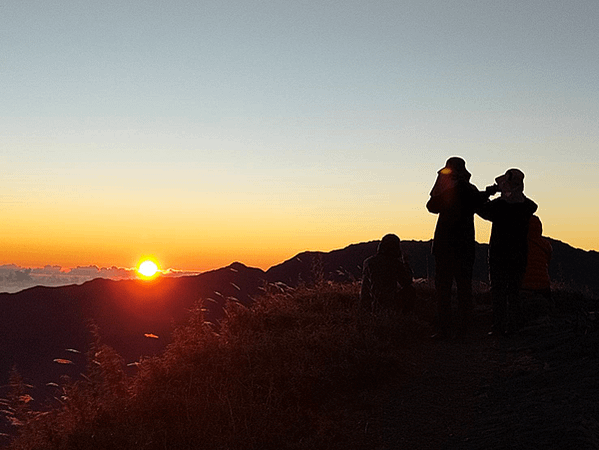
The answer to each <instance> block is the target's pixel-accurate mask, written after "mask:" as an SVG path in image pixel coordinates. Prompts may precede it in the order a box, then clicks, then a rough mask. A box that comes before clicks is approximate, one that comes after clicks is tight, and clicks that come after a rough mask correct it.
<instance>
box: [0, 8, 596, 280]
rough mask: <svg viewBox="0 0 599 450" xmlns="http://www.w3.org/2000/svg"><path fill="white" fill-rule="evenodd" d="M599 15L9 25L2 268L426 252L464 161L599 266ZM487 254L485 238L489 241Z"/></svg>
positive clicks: (244, 17) (132, 18)
mask: <svg viewBox="0 0 599 450" xmlns="http://www.w3.org/2000/svg"><path fill="white" fill-rule="evenodd" d="M598 23H599V2H597V0H589V1H577V0H573V1H563V0H559V1H554V0H533V1H527V0H517V1H512V0H506V1H485V0H482V1H480V0H479V1H454V0H444V1H430V0H409V1H397V0H394V1H369V2H365V1H352V0H344V1H322V0H319V1H312V0H305V1H296V2H283V1H268V0H267V1H259V2H253V1H247V0H243V1H242V0H234V1H228V0H218V1H216V0H215V1H211V0H210V1H176V0H175V1H172V2H164V1H152V0H149V1H144V2H134V1H131V2H129V1H126V2H124V1H110V0H105V1H103V2H97V1H93V2H92V1H60V0H56V1H52V2H46V1H28V0H19V1H15V0H5V1H3V2H2V3H1V4H0V79H1V80H2V83H1V85H0V148H1V149H0V152H1V153H0V208H1V214H0V264H18V265H21V266H25V267H32V266H33V267H36V266H43V265H46V264H52V265H60V266H63V267H74V266H77V265H88V264H95V265H99V266H107V267H109V266H113V265H116V266H119V267H133V266H134V265H135V264H137V262H138V260H139V258H140V257H141V256H143V255H145V254H147V255H153V256H155V257H156V258H157V259H158V261H159V262H160V263H161V265H162V267H163V268H167V267H172V268H179V269H187V270H207V269H211V268H216V267H221V266H224V265H227V264H229V263H231V262H233V261H241V262H244V263H245V264H247V265H250V266H257V267H262V268H268V267H270V266H271V265H274V264H277V263H279V262H282V261H283V260H285V259H288V258H290V257H292V256H293V255H295V254H296V253H298V252H300V251H303V250H322V251H328V250H331V249H335V248H341V247H345V246H346V245H349V244H352V243H357V242H363V241H368V240H375V239H380V237H381V236H383V235H384V234H386V233H388V232H394V233H396V234H398V235H399V236H400V237H401V238H402V239H405V240H408V239H419V240H428V239H430V238H431V237H432V234H433V231H434V225H435V221H436V217H435V216H434V215H431V214H429V213H428V212H427V211H426V208H425V203H426V201H427V199H428V193H429V191H430V188H431V186H432V184H433V182H434V180H435V176H436V171H437V170H438V169H439V168H441V167H442V166H443V164H444V162H445V160H446V159H447V158H448V157H449V156H452V155H460V156H462V157H463V158H464V159H466V161H467V167H468V169H469V170H470V172H472V174H473V177H472V181H473V182H474V183H475V184H476V185H477V186H478V187H479V188H481V189H482V188H484V186H485V185H487V184H491V183H492V182H493V179H494V178H495V177H496V176H498V175H499V174H501V173H503V172H505V170H507V169H508V168H510V167H518V168H520V169H521V170H523V171H524V172H525V174H526V179H525V192H526V194H527V195H528V196H529V197H530V198H532V199H533V200H534V201H536V202H537V203H538V205H539V210H538V215H539V216H540V218H541V220H542V221H543V224H544V231H545V234H546V235H548V236H551V237H553V238H556V239H560V240H562V241H565V242H568V243H569V244H571V245H573V246H575V247H579V248H583V249H587V250H588V249H594V250H599V237H598V233H597V231H596V229H597V223H599V208H598V206H599V176H598V173H599V151H598V150H599V148H598V147H599V144H598V142H599V127H598V125H599V120H598V119H599V86H598V81H599V75H598V74H599V27H598V26H597V24H598ZM476 224H477V239H478V240H479V241H482V242H485V241H487V239H488V234H489V229H490V226H489V224H488V223H485V222H483V221H480V220H477V222H476Z"/></svg>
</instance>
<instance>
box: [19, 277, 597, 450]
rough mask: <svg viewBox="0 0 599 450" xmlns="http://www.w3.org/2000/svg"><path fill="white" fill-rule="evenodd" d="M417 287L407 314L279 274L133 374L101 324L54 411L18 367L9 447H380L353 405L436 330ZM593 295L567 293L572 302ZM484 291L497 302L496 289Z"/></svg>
mask: <svg viewBox="0 0 599 450" xmlns="http://www.w3.org/2000/svg"><path fill="white" fill-rule="evenodd" d="M417 293H418V299H419V301H418V303H417V307H416V310H415V312H414V313H413V314H411V315H409V316H404V315H400V314H398V313H397V312H396V311H394V310H383V311H379V312H378V313H377V314H372V313H369V312H367V311H364V310H362V309H361V308H360V307H359V301H358V295H359V285H358V284H357V283H354V284H348V285H333V284H328V283H324V282H321V283H319V284H318V286H316V287H312V288H307V287H304V288H300V289H297V290H292V289H283V288H281V287H275V286H273V287H271V289H269V290H268V291H267V292H266V293H265V294H264V295H263V296H262V297H261V298H259V299H257V300H256V302H255V304H254V305H253V307H252V308H249V309H248V308H246V307H244V306H242V305H240V304H238V303H230V304H229V305H228V307H227V315H226V318H225V320H224V321H223V323H222V324H221V325H219V326H216V325H214V324H211V323H209V322H206V321H205V320H204V318H203V308H202V305H201V304H198V305H197V306H196V307H195V308H194V309H193V310H192V311H191V312H190V317H189V321H188V323H187V324H186V325H185V326H183V327H180V328H178V329H177V330H175V332H174V335H173V339H172V343H171V344H170V345H169V347H168V348H167V350H166V351H165V352H164V354H162V355H160V356H157V357H152V358H146V359H143V360H141V361H140V362H139V364H138V365H137V372H136V373H135V374H134V375H129V376H127V375H126V367H125V366H124V363H123V360H122V358H121V357H120V356H119V355H118V354H117V353H116V352H115V351H114V350H113V349H111V348H110V347H108V346H106V345H103V344H102V340H101V330H97V329H95V328H93V327H92V334H93V336H94V342H93V345H92V346H91V350H90V351H89V352H88V355H87V360H88V367H87V371H86V373H85V375H84V377H83V378H82V379H81V380H79V381H68V380H65V382H64V383H63V384H62V386H58V387H57V388H56V389H57V400H56V402H55V403H54V404H53V405H49V406H48V408H46V409H45V410H44V411H43V412H39V411H37V412H36V411H31V410H29V409H27V404H26V403H27V402H26V399H27V397H26V387H25V386H24V383H23V380H21V379H20V378H19V377H18V374H16V373H15V374H14V376H13V377H12V378H11V383H12V384H13V394H12V397H11V398H12V405H13V412H12V414H13V416H15V414H17V413H18V422H19V424H20V425H19V426H18V428H19V433H18V436H17V437H16V438H15V439H14V440H13V441H12V443H11V445H10V447H9V448H10V449H13V450H32V449H36V450H46V449H48V450H49V449H81V450H86V449H90V450H91V449H94V450H95V449H197V448H205V449H231V450H234V449H325V448H331V449H332V448H343V447H346V448H368V445H369V443H368V442H364V441H363V439H364V435H365V434H364V433H360V432H359V431H360V430H359V429H358V427H357V426H356V423H355V417H356V414H352V412H354V413H355V412H358V413H359V411H360V410H361V408H363V404H362V401H363V397H362V396H361V394H362V393H364V392H366V391H368V390H370V389H375V388H376V387H377V386H380V385H382V384H384V383H385V381H387V380H388V379H389V378H390V377H391V376H394V377H397V376H401V373H402V371H407V370H410V368H409V367H407V365H406V363H405V361H403V360H402V356H401V355H402V352H404V351H405V350H406V349H409V348H410V347H412V346H415V345H417V344H418V343H420V342H422V340H423V339H424V338H425V337H427V336H428V334H429V333H430V327H429V325H428V323H427V322H428V321H431V320H432V318H433V316H434V310H435V305H434V301H433V289H432V287H431V286H430V285H429V284H427V283H422V284H420V285H418V286H417ZM582 299H583V297H581V298H580V299H578V297H576V299H574V298H573V297H572V296H568V295H567V294H559V295H557V303H558V306H559V307H561V308H565V309H568V308H570V309H575V306H574V304H573V301H576V302H578V304H580V303H581V302H583V300H582ZM476 301H477V302H478V303H479V305H481V306H483V307H488V304H489V296H488V292H486V291H485V290H484V289H480V290H478V291H477V293H476ZM587 306H589V307H590V305H586V304H584V308H583V309H588V307H587ZM19 401H20V403H19ZM17 408H19V409H18V411H17ZM15 419H17V417H16V416H15Z"/></svg>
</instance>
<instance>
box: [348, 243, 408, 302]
mask: <svg viewBox="0 0 599 450" xmlns="http://www.w3.org/2000/svg"><path fill="white" fill-rule="evenodd" d="M386 238H387V236H385V238H383V240H382V241H381V243H380V244H379V247H378V250H377V254H376V255H374V256H371V257H369V258H367V259H366V260H365V261H364V268H363V276H362V288H361V291H360V301H361V303H362V305H363V306H364V307H366V308H371V307H372V306H373V305H374V304H377V303H378V304H380V305H394V304H395V303H396V302H397V301H398V296H399V293H400V286H401V288H410V287H411V286H412V271H411V270H410V268H409V266H408V265H407V264H406V263H405V262H404V260H403V256H402V254H401V250H400V248H399V239H396V240H397V242H390V240H387V239H386ZM389 244H390V245H389Z"/></svg>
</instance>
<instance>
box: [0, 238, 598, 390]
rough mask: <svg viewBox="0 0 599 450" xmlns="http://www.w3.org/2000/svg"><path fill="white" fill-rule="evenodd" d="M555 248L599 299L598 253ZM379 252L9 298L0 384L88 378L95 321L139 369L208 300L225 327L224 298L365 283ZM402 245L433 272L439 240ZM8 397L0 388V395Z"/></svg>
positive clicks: (0, 334)
mask: <svg viewBox="0 0 599 450" xmlns="http://www.w3.org/2000/svg"><path fill="white" fill-rule="evenodd" d="M551 243H552V245H553V249H554V257H553V260H552V263H551V266H550V274H551V277H552V278H553V280H555V281H558V282H560V283H563V284H564V285H565V286H568V287H569V288H571V289H576V290H580V291H584V292H586V293H587V294H588V295H591V296H594V297H599V276H598V275H599V253H597V252H595V251H584V250H580V249H575V248H573V247H571V246H569V245H568V244H565V243H563V242H560V241H556V240H553V239H552V240H551ZM377 246H378V241H372V242H366V243H361V244H354V245H350V246H348V247H346V248H344V249H340V250H334V251H331V252H303V253H300V254H298V255H296V256H294V257H293V258H291V259H289V260H287V261H285V262H283V263H281V264H279V265H276V266H273V267H271V268H270V269H269V270H267V271H263V270H261V269H257V268H251V267H247V266H245V265H243V264H241V263H233V264H231V265H230V266H227V267H224V268H221V269H217V270H213V271H210V272H205V273H202V274H200V275H195V276H184V277H179V278H158V279H156V280H153V281H149V282H148V281H141V280H123V281H112V280H108V279H102V278H98V279H95V280H92V281H89V282H86V283H84V284H82V285H70V286H64V287H34V288H30V289H26V290H24V291H21V292H18V293H14V294H0V386H5V385H6V382H7V379H8V373H9V371H10V369H11V367H13V366H14V365H16V367H17V369H18V371H19V372H20V373H21V374H22V375H23V376H24V378H25V379H26V380H27V381H28V382H30V383H31V384H33V385H34V386H36V389H37V390H38V392H39V394H40V395H39V397H42V398H43V397H44V396H46V394H47V389H46V387H45V386H46V384H47V383H49V382H56V383H57V382H59V380H60V377H61V375H69V376H71V377H73V378H77V377H79V374H80V373H81V372H83V371H84V370H85V357H84V355H83V353H85V352H86V350H87V349H88V346H89V343H90V341H91V335H90V332H89V328H88V324H89V321H90V320H92V321H93V322H94V323H96V324H97V325H98V327H99V329H100V334H101V336H102V339H103V341H104V342H105V343H107V344H108V345H110V346H112V347H114V348H115V349H116V350H117V352H118V353H119V354H120V355H122V356H123V358H124V359H125V362H126V363H132V362H135V361H137V360H138V359H139V358H140V357H141V356H149V355H153V354H157V353H159V352H160V351H162V350H163V349H164V348H165V347H166V345H167V344H168V342H169V339H170V334H171V332H172V329H173V327H174V326H176V325H177V324H180V323H183V322H184V321H185V320H186V317H187V316H188V312H189V310H190V309H191V308H192V307H193V306H194V305H195V304H196V303H197V302H198V301H199V300H200V299H205V300H206V302H205V303H206V305H207V307H208V308H209V309H210V311H209V315H210V316H209V319H210V320H214V321H218V320H219V318H220V317H222V314H223V310H222V307H223V305H224V304H225V299H227V298H228V299H233V300H234V301H237V302H239V303H241V304H244V305H249V304H251V302H252V300H253V298H255V297H256V296H257V295H260V293H261V292H262V290H261V289H263V288H264V286H265V285H266V284H267V283H284V284H286V285H289V286H292V287H293V286H298V285H300V284H302V283H306V284H308V285H309V284H312V283H314V282H315V281H318V280H332V281H339V282H344V281H352V280H359V279H360V278H361V271H362V263H363V261H364V259H366V258H367V257H368V256H371V255H373V254H374V253H375V252H376V248H377ZM402 248H403V252H404V255H405V257H406V259H407V260H408V261H409V263H410V265H411V267H412V269H413V272H414V276H415V278H428V277H431V276H433V275H434V260H433V258H432V256H431V255H430V248H431V241H425V242H423V241H405V242H402ZM487 250H488V246H487V245H486V244H477V246H476V255H477V258H476V264H475V270H474V278H475V280H477V281H482V282H485V281H486V280H487V259H486V255H487ZM77 352H81V353H77ZM61 360H62V361H61ZM57 361H60V362H57ZM66 361H71V363H67V364H65V362H66ZM131 370H134V369H133V368H132V369H131ZM4 389H5V388H4ZM5 395H6V393H5V392H2V391H0V397H4V396H5ZM35 397H36V396H35V395H34V398H35Z"/></svg>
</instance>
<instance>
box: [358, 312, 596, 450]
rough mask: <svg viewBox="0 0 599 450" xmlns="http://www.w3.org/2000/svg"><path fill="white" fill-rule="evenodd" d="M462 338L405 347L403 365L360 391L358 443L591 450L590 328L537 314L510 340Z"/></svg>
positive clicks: (584, 318)
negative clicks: (362, 407) (381, 382)
mask: <svg viewBox="0 0 599 450" xmlns="http://www.w3.org/2000/svg"><path fill="white" fill-rule="evenodd" d="M491 315H492V313H491V310H490V307H489V306H482V307H477V310H476V315H475V324H474V327H473V328H472V330H471V331H470V333H469V334H468V335H467V336H464V337H461V338H457V339H452V340H448V341H433V340H429V341H426V342H424V341H423V342H421V343H419V344H418V345H416V346H415V347H412V348H410V349H407V350H406V351H405V355H402V357H403V358H404V359H405V367H406V371H405V372H402V373H401V374H398V375H397V377H394V378H393V380H392V381H391V382H390V383H388V384H386V385H385V386H384V387H381V388H380V389H378V390H377V391H376V392H368V393H366V394H365V398H366V403H367V404H368V408H367V409H366V410H365V411H364V412H363V416H362V417H361V419H360V425H359V426H360V427H362V428H363V430H362V431H361V432H362V433H363V438H364V442H366V443H365V444H360V445H359V447H364V448H370V449H376V450H383V449H427V450H434V449H466V450H474V449H477V450H478V449H481V450H482V449H544V450H547V449H598V448H599V324H598V323H597V322H599V320H598V321H596V320H595V316H594V314H593V313H590V314H589V313H586V312H584V311H583V312H581V311H578V312H572V311H569V312H567V313H564V312H560V313H551V314H537V315H536V317H534V318H531V319H530V320H529V321H528V323H527V325H526V327H525V328H523V329H522V330H521V331H520V333H518V334H517V335H515V336H513V337H509V338H507V337H491V336H488V335H487V332H488V331H489V329H490V325H491Z"/></svg>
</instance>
